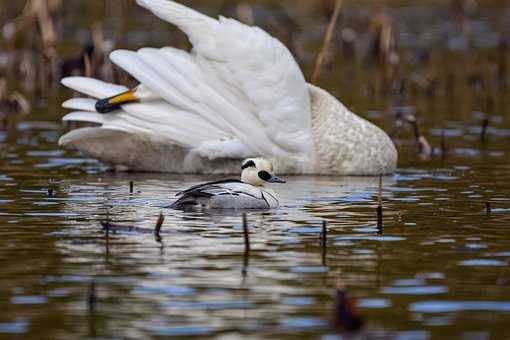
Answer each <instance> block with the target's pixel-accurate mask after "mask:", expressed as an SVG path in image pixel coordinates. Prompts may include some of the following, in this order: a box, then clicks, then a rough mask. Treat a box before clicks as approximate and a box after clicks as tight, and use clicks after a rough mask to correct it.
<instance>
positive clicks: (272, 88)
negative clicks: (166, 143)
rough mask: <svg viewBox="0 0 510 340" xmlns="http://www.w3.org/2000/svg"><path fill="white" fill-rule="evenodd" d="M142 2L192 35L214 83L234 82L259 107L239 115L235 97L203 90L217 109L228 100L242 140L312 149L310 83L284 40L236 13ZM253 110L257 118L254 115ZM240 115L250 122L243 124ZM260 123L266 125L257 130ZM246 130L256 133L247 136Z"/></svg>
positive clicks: (276, 149) (228, 117)
mask: <svg viewBox="0 0 510 340" xmlns="http://www.w3.org/2000/svg"><path fill="white" fill-rule="evenodd" d="M139 4H140V5H142V6H144V7H146V8H148V9H149V10H151V11H152V12H153V13H154V14H156V15H157V16H158V17H160V18H162V19H164V20H166V21H168V22H170V23H172V24H175V25H177V26H178V27H179V28H180V29H181V30H183V31H184V32H185V33H186V34H187V35H188V37H189V38H190V41H191V43H192V44H193V53H194V55H195V58H196V59H197V60H198V62H199V64H200V66H201V69H202V71H203V72H205V73H215V75H209V76H208V77H206V78H207V79H212V80H214V81H215V83H214V84H210V85H211V86H213V88H220V89H224V88H229V87H230V88H235V89H236V90H237V91H238V92H239V93H242V94H244V96H245V98H246V99H248V101H249V102H251V104H252V106H253V107H254V108H255V109H256V111H255V112H246V111H242V112H240V113H241V115H239V110H235V107H229V105H232V104H233V103H232V102H229V101H225V102H221V101H219V100H218V98H214V96H211V94H210V93H209V94H204V98H203V102H205V103H210V104H212V105H214V104H216V105H214V106H216V107H214V108H215V109H216V110H218V109H221V108H220V107H218V106H220V105H223V106H224V111H223V112H225V113H224V114H223V115H222V116H223V118H224V119H225V121H227V123H228V124H229V125H230V126H231V128H232V130H233V132H234V133H235V135H236V136H237V137H238V138H239V139H240V140H242V141H243V142H245V143H246V142H248V140H251V143H253V140H257V142H260V141H261V138H266V139H268V140H270V141H272V142H273V143H272V144H273V145H269V144H268V145H265V146H261V147H259V148H258V150H254V151H257V152H261V153H262V154H263V155H267V156H276V155H277V154H278V153H280V154H285V153H287V154H288V153H293V154H294V155H295V156H296V155H305V154H309V153H310V152H311V150H312V147H313V140H312V135H311V129H310V128H311V114H310V96H309V92H308V88H307V85H306V81H305V79H304V76H303V74H302V72H301V70H300V69H299V67H298V65H297V63H296V61H295V60H294V58H293V57H292V55H291V53H290V52H289V50H288V49H287V48H286V47H285V46H284V45H283V44H282V43H280V42H279V41H278V40H276V39H274V38H272V37H271V36H270V35H269V34H267V33H266V32H264V31H263V30H261V29H259V28H256V27H249V26H246V25H244V24H241V23H240V22H238V21H236V20H233V19H226V18H220V20H215V19H212V18H209V17H207V16H205V15H202V14H200V13H198V12H196V11H194V10H192V9H190V8H187V7H185V6H182V5H180V4H177V3H175V2H173V1H165V0H141V1H139ZM215 92H217V91H215ZM224 97H226V96H224ZM215 99H216V100H215ZM252 115H254V116H255V117H254V118H255V119H250V118H251V116H252ZM240 117H243V118H244V119H240ZM240 121H241V122H246V123H249V124H246V126H239V125H241V124H240V123H239V122H240ZM260 127H261V128H262V129H263V131H258V130H259V128H260ZM246 133H248V134H249V136H250V137H251V138H246V136H243V135H244V134H246ZM248 147H250V145H248Z"/></svg>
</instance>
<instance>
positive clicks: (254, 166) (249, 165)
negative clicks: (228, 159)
mask: <svg viewBox="0 0 510 340" xmlns="http://www.w3.org/2000/svg"><path fill="white" fill-rule="evenodd" d="M256 167H257V166H256V165H255V162H254V161H251V160H250V161H247V162H246V163H244V164H243V166H241V169H243V170H244V169H247V168H256Z"/></svg>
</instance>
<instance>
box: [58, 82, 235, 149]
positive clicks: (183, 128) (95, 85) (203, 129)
mask: <svg viewBox="0 0 510 340" xmlns="http://www.w3.org/2000/svg"><path fill="white" fill-rule="evenodd" d="M62 83H63V84H64V85H65V86H67V87H69V88H71V89H73V90H75V91H79V92H81V93H84V94H86V95H89V96H91V97H94V98H104V97H110V96H113V95H116V94H118V93H120V92H124V91H126V90H127V88H126V87H124V86H118V85H114V84H108V83H105V82H102V81H100V80H95V79H90V78H83V77H70V78H64V79H63V80H62ZM95 103H96V100H94V99H91V98H73V99H70V100H67V101H66V102H64V103H63V104H62V106H63V107H64V108H67V109H71V110H76V111H74V112H71V113H69V114H67V115H66V116H64V118H63V121H80V122H90V123H97V124H101V126H102V127H103V128H105V129H109V130H117V131H123V132H130V133H147V134H155V135H158V136H159V137H161V138H166V139H168V141H169V142H172V143H175V144H177V145H180V146H183V147H186V148H189V149H198V148H200V147H201V146H202V145H204V146H205V145H207V143H208V142H209V141H211V140H221V139H225V138H226V137H228V135H227V134H226V133H225V132H224V131H222V130H220V129H218V128H216V127H215V126H214V125H212V124H210V123H208V122H207V121H205V120H204V119H203V118H202V117H201V116H199V115H197V114H195V113H192V112H189V111H187V110H183V109H180V108H178V107H176V106H173V105H171V104H169V103H168V102H167V101H164V100H163V99H161V98H159V99H153V100H151V101H149V102H143V103H132V104H126V105H123V106H122V109H121V110H118V111H116V112H112V113H110V114H107V115H103V114H99V113H97V112H96V111H95Z"/></svg>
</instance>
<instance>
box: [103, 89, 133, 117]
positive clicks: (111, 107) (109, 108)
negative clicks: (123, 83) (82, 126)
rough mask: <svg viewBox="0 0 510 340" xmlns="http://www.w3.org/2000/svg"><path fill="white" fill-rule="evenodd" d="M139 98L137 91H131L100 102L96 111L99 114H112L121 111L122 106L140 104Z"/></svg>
mask: <svg viewBox="0 0 510 340" xmlns="http://www.w3.org/2000/svg"><path fill="white" fill-rule="evenodd" d="M138 100H139V98H138V97H137V96H136V95H135V90H134V89H133V90H129V91H126V92H123V93H120V94H118V95H116V96H113V97H110V98H105V99H101V100H98V101H97V103H96V111H97V112H99V113H110V112H113V111H115V110H118V109H120V107H121V105H124V104H129V103H135V102H138Z"/></svg>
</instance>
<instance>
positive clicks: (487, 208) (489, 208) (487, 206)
mask: <svg viewBox="0 0 510 340" xmlns="http://www.w3.org/2000/svg"><path fill="white" fill-rule="evenodd" d="M485 212H486V213H487V215H490V214H491V213H492V205H491V202H485Z"/></svg>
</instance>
